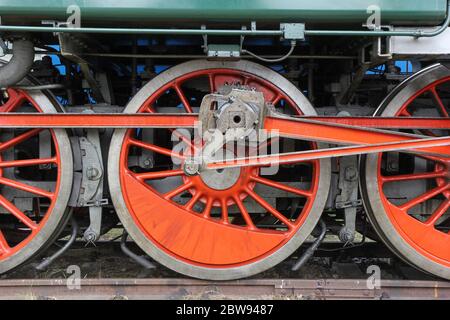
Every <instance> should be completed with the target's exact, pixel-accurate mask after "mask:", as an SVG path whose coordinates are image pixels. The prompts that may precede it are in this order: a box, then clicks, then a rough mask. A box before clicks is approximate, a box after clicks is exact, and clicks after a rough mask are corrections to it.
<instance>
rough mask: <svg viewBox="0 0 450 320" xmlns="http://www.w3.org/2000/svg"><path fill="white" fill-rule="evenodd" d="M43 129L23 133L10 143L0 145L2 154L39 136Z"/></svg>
mask: <svg viewBox="0 0 450 320" xmlns="http://www.w3.org/2000/svg"><path fill="white" fill-rule="evenodd" d="M41 131H42V129H33V130H30V131H27V132H25V133H22V134H21V135H18V136H17V137H14V138H12V139H11V140H9V141H6V142H3V143H1V144H0V152H4V151H5V150H8V149H9V148H11V147H13V146H15V145H17V144H19V143H21V142H24V141H25V140H28V139H29V138H31V137H33V136H35V135H37V134H38V133H39V132H41Z"/></svg>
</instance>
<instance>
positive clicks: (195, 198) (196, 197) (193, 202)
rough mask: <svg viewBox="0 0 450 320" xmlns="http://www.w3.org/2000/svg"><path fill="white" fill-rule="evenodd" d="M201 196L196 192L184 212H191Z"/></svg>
mask: <svg viewBox="0 0 450 320" xmlns="http://www.w3.org/2000/svg"><path fill="white" fill-rule="evenodd" d="M201 196H202V194H201V193H200V192H197V193H196V194H195V195H194V196H193V197H192V199H191V200H189V202H188V203H186V205H185V208H186V210H189V211H191V210H192V208H194V206H195V204H196V203H197V202H198V200H200V197H201Z"/></svg>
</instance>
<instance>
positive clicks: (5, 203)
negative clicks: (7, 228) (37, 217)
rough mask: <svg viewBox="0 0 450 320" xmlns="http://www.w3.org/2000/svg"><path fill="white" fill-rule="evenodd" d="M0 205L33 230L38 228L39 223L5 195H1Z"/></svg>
mask: <svg viewBox="0 0 450 320" xmlns="http://www.w3.org/2000/svg"><path fill="white" fill-rule="evenodd" d="M0 205H1V206H2V207H4V208H5V209H6V210H8V211H9V212H10V213H11V214H12V215H13V216H15V217H16V218H17V219H19V220H20V221H21V222H22V223H23V224H24V225H26V226H27V227H28V228H30V229H31V230H35V229H37V224H36V223H35V222H34V221H32V220H31V219H30V218H28V217H27V215H26V214H25V213H23V212H22V211H20V210H19V209H18V208H17V207H16V206H15V205H14V204H12V203H11V202H10V201H8V200H7V199H6V198H5V197H3V196H2V195H0Z"/></svg>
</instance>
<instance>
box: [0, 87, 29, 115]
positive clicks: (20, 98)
mask: <svg viewBox="0 0 450 320" xmlns="http://www.w3.org/2000/svg"><path fill="white" fill-rule="evenodd" d="M7 92H8V95H9V100H8V101H7V102H6V103H5V104H4V105H3V106H1V107H0V111H1V112H11V111H14V110H15V109H16V108H17V107H19V106H20V105H21V104H22V103H23V102H24V101H25V100H26V97H25V95H24V94H23V92H22V91H16V90H13V89H8V91H7Z"/></svg>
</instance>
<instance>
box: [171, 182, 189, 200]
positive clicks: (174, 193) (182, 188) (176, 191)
mask: <svg viewBox="0 0 450 320" xmlns="http://www.w3.org/2000/svg"><path fill="white" fill-rule="evenodd" d="M192 185H193V184H192V183H191V182H189V183H185V184H182V185H181V186H179V187H177V188H175V189H174V190H172V191H170V192H168V193H166V194H165V195H164V199H167V200H170V199H172V198H173V197H176V196H177V195H179V194H181V193H183V192H185V191H186V190H187V189H189V188H191V187H192Z"/></svg>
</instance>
